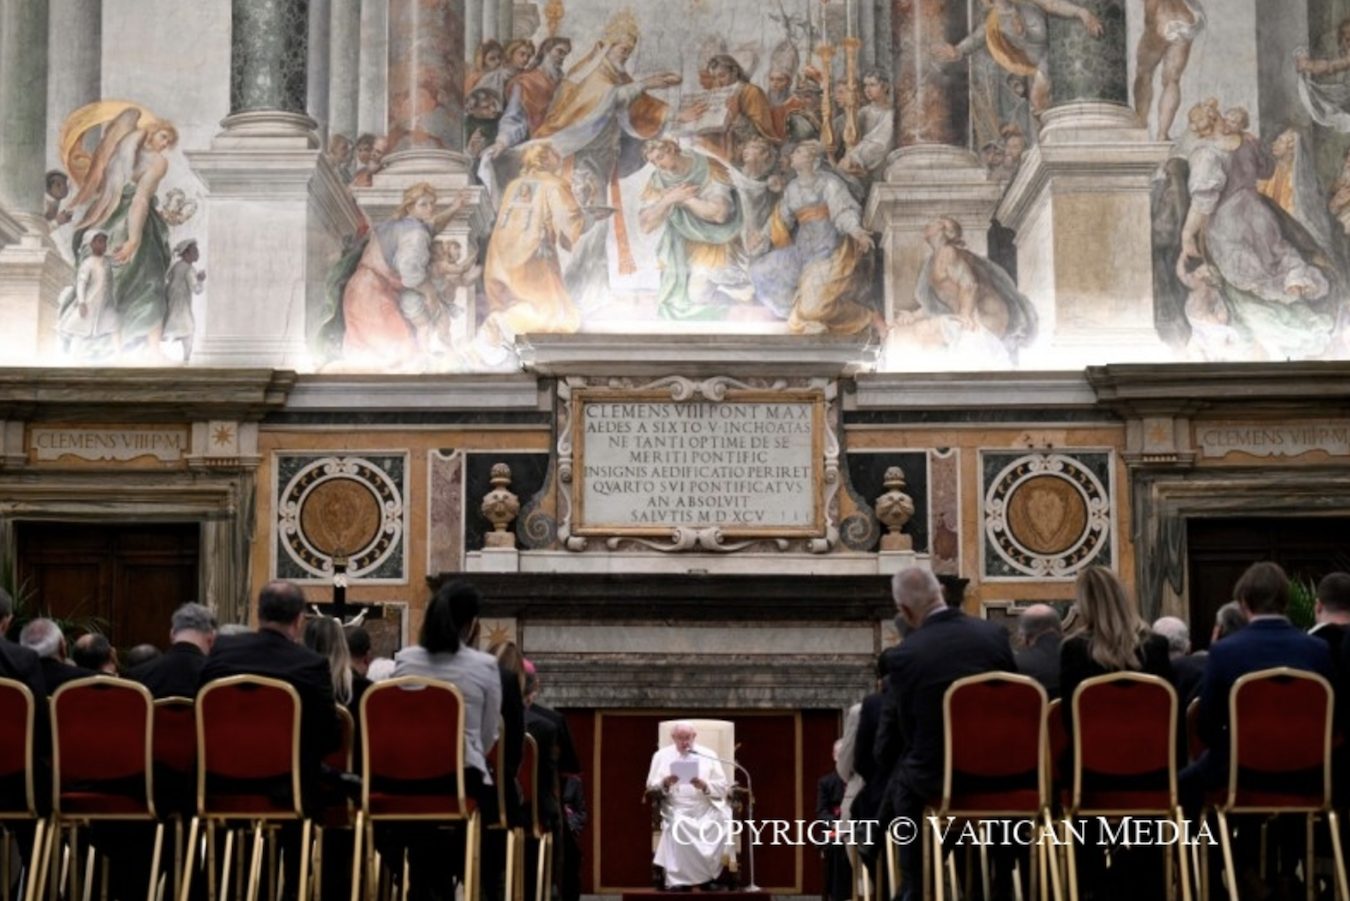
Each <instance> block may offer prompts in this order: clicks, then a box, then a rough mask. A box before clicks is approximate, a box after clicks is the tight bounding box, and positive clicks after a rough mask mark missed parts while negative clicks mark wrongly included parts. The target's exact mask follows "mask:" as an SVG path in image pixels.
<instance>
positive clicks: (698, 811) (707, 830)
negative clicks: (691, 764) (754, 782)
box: [647, 745, 733, 887]
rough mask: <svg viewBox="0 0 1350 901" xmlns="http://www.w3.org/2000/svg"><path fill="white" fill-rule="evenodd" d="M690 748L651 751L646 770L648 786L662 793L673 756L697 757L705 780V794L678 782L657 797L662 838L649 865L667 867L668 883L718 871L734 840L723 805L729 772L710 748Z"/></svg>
mask: <svg viewBox="0 0 1350 901" xmlns="http://www.w3.org/2000/svg"><path fill="white" fill-rule="evenodd" d="M694 751H696V752H697V753H696V754H695V753H691V754H687V755H681V754H680V751H679V749H678V748H677V747H676V746H675V745H668V746H667V747H664V748H662V749H661V750H659V751H657V752H656V753H655V754H653V755H652V767H651V769H650V770H649V771H648V772H647V788H648V789H650V790H652V791H656V792H660V791H662V790H663V789H662V788H661V783H662V781H663V780H664V779H665V778H666V777H667V776H669V775H670V765H671V763H672V762H673V761H676V760H696V761H698V777H699V778H700V779H702V780H703V781H704V782H706V783H707V784H708V792H707V794H704V793H703V792H702V791H701V790H699V789H697V788H695V787H694V786H693V785H692V784H690V783H685V782H677V783H675V784H674V785H672V786H671V787H670V789H669V790H667V791H666V792H665V797H664V798H663V799H662V801H661V840H660V842H659V843H658V844H657V846H656V856H655V857H654V858H653V861H652V862H653V863H655V864H656V865H657V866H658V867H661V868H663V869H664V870H665V871H666V885H667V886H668V887H669V886H676V885H700V884H702V883H704V882H710V881H712V880H714V879H716V878H717V877H718V875H719V874H720V873H721V872H722V859H723V857H724V856H725V855H726V854H727V853H729V851H730V848H731V846H732V844H733V842H731V841H729V840H728V832H729V829H728V826H729V824H730V822H731V809H730V807H729V806H728V805H727V776H726V772H725V771H724V770H723V769H722V764H720V763H718V762H717V761H716V760H713V759H710V758H712V757H715V756H716V755H714V754H713V752H712V751H710V750H709V749H707V748H705V747H703V746H702V745H694Z"/></svg>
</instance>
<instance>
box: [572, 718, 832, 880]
mask: <svg viewBox="0 0 1350 901" xmlns="http://www.w3.org/2000/svg"><path fill="white" fill-rule="evenodd" d="M680 717H687V718H691V719H727V720H731V721H733V722H734V723H735V724H736V741H737V743H738V744H739V745H740V749H739V751H738V752H737V755H736V760H737V762H738V763H740V764H741V766H743V767H745V768H746V769H747V770H749V771H750V775H751V778H752V779H753V780H754V788H755V819H757V820H770V819H779V820H788V821H796V820H804V821H810V820H811V819H813V818H814V817H815V807H816V783H817V782H818V781H819V780H820V777H821V776H823V775H825V773H826V772H828V771H829V770H830V769H831V768H832V767H833V760H832V758H831V754H830V751H831V746H832V745H833V744H834V741H835V739H836V738H838V737H839V730H840V728H841V717H840V714H839V711H836V710H806V711H801V712H797V711H736V712H728V711H698V712H691V711H687V710H680V711H650V710H644V711H637V712H632V711H594V710H572V711H568V714H567V719H568V725H569V726H570V728H571V730H572V738H573V740H574V741H575V743H576V746H577V754H578V755H579V756H580V758H581V763H582V766H583V767H584V768H585V772H584V774H583V778H584V779H585V782H586V788H587V794H588V798H589V802H590V814H591V815H590V820H589V823H588V825H587V828H586V831H585V833H584V834H583V836H582V839H581V842H582V848H583V849H584V853H585V855H586V859H585V861H583V864H582V890H583V891H584V892H587V893H595V892H618V891H623V890H630V891H631V890H633V889H642V888H649V887H650V886H651V860H652V831H651V808H650V807H649V806H648V804H647V803H646V802H645V801H644V800H643V798H642V794H643V789H644V787H645V783H646V778H647V768H648V767H649V766H650V765H651V755H652V753H653V752H654V751H655V750H656V740H657V728H658V725H659V724H660V723H661V721H662V720H668V719H678V718H680ZM738 782H739V783H740V784H741V785H744V784H745V780H744V777H740V778H738ZM791 838H792V839H793V840H795V836H793V837H791ZM768 839H769V836H767V835H766V836H765V839H764V840H765V841H768ZM749 865H750V858H749V839H748V837H747V838H746V839H744V840H743V842H742V847H741V870H742V872H743V873H745V874H747V876H748V868H749ZM745 878H746V877H743V881H744V879H745ZM755 879H756V882H758V883H759V885H760V887H761V888H763V889H765V890H767V891H773V892H775V893H777V894H793V893H798V892H800V893H802V894H806V895H817V896H818V895H819V894H820V889H821V860H820V851H819V849H818V848H815V847H795V846H793V845H790V844H788V845H777V846H774V845H770V844H760V845H758V846H757V847H756V848H755Z"/></svg>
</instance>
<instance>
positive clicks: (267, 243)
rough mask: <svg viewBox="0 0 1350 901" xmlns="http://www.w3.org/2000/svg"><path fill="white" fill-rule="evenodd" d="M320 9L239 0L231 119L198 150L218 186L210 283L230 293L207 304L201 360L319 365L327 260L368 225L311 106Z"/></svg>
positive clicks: (199, 165) (207, 177)
mask: <svg viewBox="0 0 1350 901" xmlns="http://www.w3.org/2000/svg"><path fill="white" fill-rule="evenodd" d="M315 8H316V7H315V5H312V4H309V3H307V2H306V0H233V5H232V10H233V16H232V19H233V31H232V33H231V65H230V115H229V116H227V117H226V118H225V120H224V122H222V123H221V125H222V126H224V130H223V131H222V132H221V133H220V134H218V135H216V137H215V138H214V139H213V140H212V142H211V149H210V150H203V151H188V152H187V154H186V155H187V158H188V162H189V163H190V164H191V165H192V169H193V171H194V172H195V173H196V174H197V176H198V177H200V178H201V180H202V181H203V182H204V183H205V184H206V187H207V194H206V207H207V209H206V213H207V215H206V235H205V237H204V238H203V243H204V244H205V246H206V253H208V254H211V253H212V251H213V250H216V251H217V252H216V253H215V255H214V256H211V258H210V259H211V284H210V287H209V290H210V291H211V292H212V295H211V296H212V298H213V299H214V298H220V299H221V300H222V301H225V302H210V303H207V304H206V305H205V315H204V316H203V317H202V323H201V332H200V336H199V338H198V341H197V344H196V349H195V350H194V352H193V355H192V365H194V366H227V367H229V366H282V367H287V368H295V369H305V368H308V366H309V352H308V343H307V336H308V334H309V332H310V331H311V330H313V328H314V327H315V323H316V322H317V320H318V318H319V315H320V310H321V309H322V307H323V304H324V299H325V291H324V288H325V283H324V279H325V277H326V276H327V274H328V273H327V266H328V265H329V264H330V262H331V261H332V260H334V259H336V258H337V257H338V255H339V254H340V253H341V250H342V247H343V242H344V240H345V239H346V238H348V237H350V236H351V235H352V234H353V233H354V232H355V231H356V229H357V227H358V226H359V225H360V212H359V210H358V209H357V207H356V204H355V202H354V201H353V200H352V199H351V196H350V195H349V194H348V193H347V191H346V188H345V186H344V185H343V184H342V183H341V180H340V179H339V178H338V175H337V172H336V170H334V168H333V166H332V164H331V163H330V162H329V161H328V159H327V157H326V156H325V155H324V154H323V152H322V150H321V149H320V147H319V141H318V136H317V135H316V134H315V130H314V128H315V126H314V120H313V119H311V118H310V117H309V116H307V115H306V114H305V109H306V104H307V103H308V102H309V99H310V98H309V92H308V89H307V72H308V67H309V56H308V53H307V46H308V42H309V34H310V28H309V20H308V13H309V12H310V11H311V10H314V9H315ZM220 248H224V250H219V249H220Z"/></svg>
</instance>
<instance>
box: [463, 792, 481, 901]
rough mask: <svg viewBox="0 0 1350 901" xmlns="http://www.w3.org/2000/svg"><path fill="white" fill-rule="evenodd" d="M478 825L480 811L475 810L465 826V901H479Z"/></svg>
mask: <svg viewBox="0 0 1350 901" xmlns="http://www.w3.org/2000/svg"><path fill="white" fill-rule="evenodd" d="M478 826H479V818H478V812H477V811H475V812H474V813H473V814H472V815H470V817H469V821H468V823H467V824H465V828H464V901H477V899H478V894H479V890H478V878H479V875H478V864H479V858H478V847H479V837H478Z"/></svg>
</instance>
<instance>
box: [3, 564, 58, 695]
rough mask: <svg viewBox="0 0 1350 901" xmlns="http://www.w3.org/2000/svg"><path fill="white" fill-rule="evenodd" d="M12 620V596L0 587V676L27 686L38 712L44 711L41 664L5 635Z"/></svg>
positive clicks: (44, 689) (32, 653)
mask: <svg viewBox="0 0 1350 901" xmlns="http://www.w3.org/2000/svg"><path fill="white" fill-rule="evenodd" d="M13 621H14V598H12V597H10V594H9V592H8V591H5V589H3V588H0V678H4V679H13V680H14V681H15V682H22V683H23V684H24V685H26V686H28V690H29V691H30V692H32V693H33V700H34V701H35V702H36V704H35V706H36V707H37V708H38V712H39V713H45V712H46V706H45V705H44V704H42V699H43V698H45V697H46V696H47V690H46V687H45V686H44V685H43V682H42V665H41V663H40V662H39V660H38V655H37V654H36V653H34V652H33V651H32V650H31V649H29V648H25V647H23V646H22V645H19V644H15V643H14V642H12V641H10V640H9V639H8V638H7V637H6V636H7V635H8V634H9V626H10V623H12V622H13Z"/></svg>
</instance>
